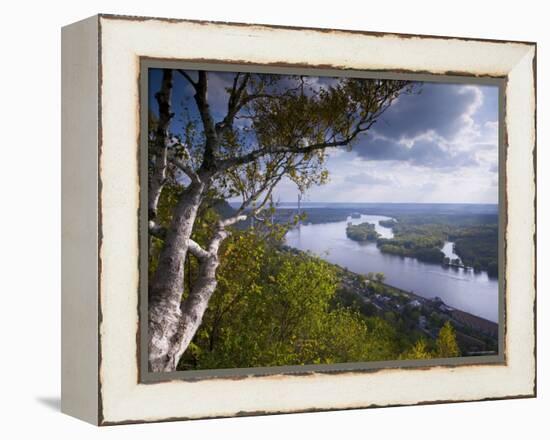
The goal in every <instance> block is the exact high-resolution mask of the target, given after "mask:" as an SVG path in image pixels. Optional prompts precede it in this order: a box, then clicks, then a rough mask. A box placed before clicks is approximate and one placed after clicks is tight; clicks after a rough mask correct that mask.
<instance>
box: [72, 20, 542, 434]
mask: <svg viewBox="0 0 550 440" xmlns="http://www.w3.org/2000/svg"><path fill="white" fill-rule="evenodd" d="M62 49H63V50H62V53H63V60H62V74H63V79H62V84H63V87H62V89H63V90H62V91H63V97H62V98H63V99H62V101H63V110H62V112H63V114H62V120H63V127H62V142H63V146H62V147H63V148H62V152H63V154H62V161H63V164H62V165H63V166H62V172H63V175H62V189H63V196H62V200H63V212H62V218H63V244H62V250H63V252H62V254H63V261H62V268H63V272H62V280H63V292H62V318H63V321H62V409H63V411H64V412H66V413H67V414H70V415H73V416H75V417H78V418H81V419H83V420H86V421H88V422H91V423H94V424H98V425H110V424H121V423H136V422H154V421H166V420H185V419H197V418H212V417H233V416H244V415H256V414H277V413H291V412H304V411H323V410H335V409H349V408H369V407H379V406H395V405H415V404H422V403H438V402H459V401H479V400H490V399H504V398H517V397H534V396H535V394H536V346H535V313H536V310H535V304H536V298H535V233H536V225H535V202H536V186H535V185H536V180H535V166H534V164H535V158H536V156H535V151H536V150H535V144H536V138H535V98H536V90H535V84H536V81H535V79H536V76H535V73H536V69H535V66H536V64H535V63H536V47H535V45H534V43H528V42H508V41H490V40H474V39H461V38H444V37H432V36H411V35H398V34H379V33H369V32H356V31H354V32H351V31H343V30H322V29H309V28H308V29H305V28H285V27H273V26H262V25H245V24H231V23H211V22H195V21H185V20H172V19H157V18H137V17H122V16H110V15H99V16H95V17H91V18H89V19H86V20H84V21H81V22H78V23H75V24H72V25H69V26H67V27H65V28H64V29H63V32H62Z"/></svg>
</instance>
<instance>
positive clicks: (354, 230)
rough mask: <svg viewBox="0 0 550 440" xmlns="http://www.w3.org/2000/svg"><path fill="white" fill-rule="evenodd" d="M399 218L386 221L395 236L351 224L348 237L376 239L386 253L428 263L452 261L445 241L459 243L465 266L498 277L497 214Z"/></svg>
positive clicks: (362, 225) (412, 215) (411, 215)
mask: <svg viewBox="0 0 550 440" xmlns="http://www.w3.org/2000/svg"><path fill="white" fill-rule="evenodd" d="M395 217H396V220H382V221H380V225H381V226H384V227H388V228H392V231H393V233H394V237H393V238H381V237H379V234H378V233H377V232H376V231H375V230H374V225H372V224H369V223H362V224H360V225H348V227H347V229H346V233H347V236H348V238H350V239H352V240H357V241H376V242H377V246H378V247H379V249H380V250H381V251H382V252H385V253H388V254H393V255H399V256H402V257H412V258H416V259H418V260H420V261H424V262H427V263H440V264H449V263H451V262H450V261H449V259H448V258H446V257H445V254H444V253H443V252H442V251H441V248H442V247H443V244H444V242H445V241H453V242H454V243H455V246H454V251H455V253H456V254H457V255H458V256H459V257H460V259H461V260H462V263H463V264H464V265H465V266H468V267H472V268H473V269H474V270H475V271H481V270H485V271H487V273H488V274H489V276H492V277H496V276H498V224H497V217H496V215H494V216H474V215H469V216H465V215H438V214H433V215H425V214H409V215H396V216H395Z"/></svg>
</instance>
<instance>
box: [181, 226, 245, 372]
mask: <svg viewBox="0 0 550 440" xmlns="http://www.w3.org/2000/svg"><path fill="white" fill-rule="evenodd" d="M245 219H246V216H244V215H238V216H235V217H232V218H229V219H226V220H222V221H219V222H218V224H217V229H216V232H215V234H214V236H213V237H212V239H211V240H210V243H209V244H208V247H207V248H206V249H203V248H201V247H200V246H199V245H198V244H197V243H195V242H194V241H192V240H190V241H189V251H190V252H191V253H193V255H195V256H196V257H197V259H198V260H199V275H198V277H197V279H196V280H195V283H194V285H193V288H192V289H191V292H190V293H189V296H188V297H187V298H186V299H185V301H183V303H182V304H181V311H182V316H181V322H180V327H179V330H178V336H177V338H176V339H177V344H176V345H175V346H174V347H173V355H174V361H175V365H177V363H178V362H179V359H180V358H181V356H182V355H183V353H184V352H185V350H186V349H187V347H188V346H189V344H190V343H191V341H192V339H193V337H194V336H195V334H196V333H197V330H198V329H199V327H200V325H201V323H202V319H203V316H204V313H205V312H206V309H207V307H208V303H209V301H210V298H211V297H212V294H213V293H214V291H215V290H216V286H217V284H218V283H217V280H216V270H217V268H218V266H219V264H220V259H219V256H218V252H219V248H220V245H221V244H222V242H223V241H224V240H225V239H226V238H227V237H228V236H229V232H228V231H227V230H226V229H225V228H226V227H227V226H230V225H232V224H234V223H237V222H238V221H241V220H245Z"/></svg>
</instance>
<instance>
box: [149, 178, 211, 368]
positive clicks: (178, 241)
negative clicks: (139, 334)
mask: <svg viewBox="0 0 550 440" xmlns="http://www.w3.org/2000/svg"><path fill="white" fill-rule="evenodd" d="M205 188H206V186H205V184H204V183H203V182H192V183H191V184H190V185H189V186H188V187H187V188H186V189H185V190H184V192H183V194H182V196H181V198H180V200H179V202H178V204H177V206H176V208H175V210H174V217H173V219H172V224H171V225H170V228H169V230H168V232H167V234H166V239H165V241H164V245H163V247H162V250H161V252H160V255H159V260H158V265H157V269H156V271H155V274H154V276H153V279H152V282H151V284H150V287H149V326H148V330H149V369H150V370H151V371H173V370H175V368H176V365H177V361H178V360H179V358H178V359H176V356H175V354H176V353H175V352H174V350H175V349H176V348H177V347H178V346H179V339H180V338H181V334H180V333H181V331H180V330H179V329H180V326H181V321H182V310H181V297H182V293H183V281H184V280H183V277H184V263H185V258H186V256H187V250H188V242H189V239H190V237H191V233H192V231H193V226H194V223H195V219H196V216H197V211H198V209H199V206H200V204H201V202H202V198H203V194H204V191H205Z"/></svg>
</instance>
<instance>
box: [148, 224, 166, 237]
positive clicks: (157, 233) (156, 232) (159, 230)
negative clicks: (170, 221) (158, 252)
mask: <svg viewBox="0 0 550 440" xmlns="http://www.w3.org/2000/svg"><path fill="white" fill-rule="evenodd" d="M166 232H167V231H166V228H163V227H162V226H160V225H158V224H157V223H155V222H154V221H153V220H149V234H151V235H152V236H153V237H156V238H159V239H161V240H164V239H165V238H166Z"/></svg>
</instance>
